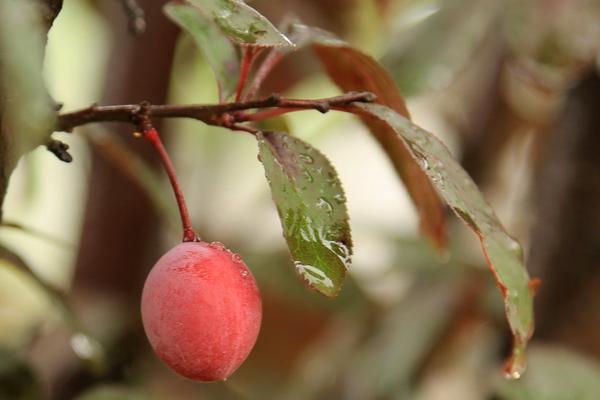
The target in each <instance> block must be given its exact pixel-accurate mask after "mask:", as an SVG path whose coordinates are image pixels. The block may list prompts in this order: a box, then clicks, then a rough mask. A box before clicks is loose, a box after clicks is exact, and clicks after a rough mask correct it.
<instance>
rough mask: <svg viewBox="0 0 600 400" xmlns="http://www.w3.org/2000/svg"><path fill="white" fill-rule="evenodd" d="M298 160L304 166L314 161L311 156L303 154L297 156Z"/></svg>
mask: <svg viewBox="0 0 600 400" xmlns="http://www.w3.org/2000/svg"><path fill="white" fill-rule="evenodd" d="M298 158H299V159H300V160H301V161H302V162H303V163H305V164H312V163H314V162H315V160H314V159H313V158H312V157H311V156H309V155H308V154H304V153H300V154H298Z"/></svg>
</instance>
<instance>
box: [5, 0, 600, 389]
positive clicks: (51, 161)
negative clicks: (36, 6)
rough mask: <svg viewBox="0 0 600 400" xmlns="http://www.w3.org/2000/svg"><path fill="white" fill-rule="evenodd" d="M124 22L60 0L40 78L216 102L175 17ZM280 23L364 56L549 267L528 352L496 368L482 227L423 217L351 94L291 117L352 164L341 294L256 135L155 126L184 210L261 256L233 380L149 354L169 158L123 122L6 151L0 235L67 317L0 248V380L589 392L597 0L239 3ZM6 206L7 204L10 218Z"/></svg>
mask: <svg viewBox="0 0 600 400" xmlns="http://www.w3.org/2000/svg"><path fill="white" fill-rule="evenodd" d="M140 3H141V4H142V6H143V7H144V9H145V11H146V14H147V21H148V28H147V32H146V33H145V34H144V35H142V36H139V37H133V36H132V35H130V34H129V33H128V31H127V21H126V17H125V15H124V14H123V12H122V10H121V8H120V6H119V4H118V2H116V1H108V0H97V1H91V0H65V1H64V6H63V10H62V11H61V13H60V15H59V16H58V18H57V19H56V20H55V22H54V26H53V28H52V29H51V31H50V34H49V38H48V45H47V52H46V60H45V70H44V73H45V78H46V82H47V85H48V88H49V91H50V94H51V95H52V96H53V98H54V99H56V100H57V101H59V102H60V103H63V110H67V111H68V110H73V109H77V108H80V107H85V106H88V105H89V104H91V103H94V102H99V103H102V104H115V103H135V102H139V101H141V100H149V101H151V102H153V103H157V104H160V103H208V102H216V101H217V87H216V83H215V81H214V76H213V73H212V71H211V69H210V68H209V67H208V65H207V64H206V63H205V61H204V60H203V59H202V57H201V55H200V54H199V52H198V51H197V50H195V48H194V45H193V43H192V41H191V40H190V38H188V37H187V36H185V35H180V34H179V32H178V30H177V29H176V27H175V26H174V25H173V24H172V23H170V22H169V21H168V20H167V19H166V17H164V16H163V15H162V13H161V7H162V5H163V4H164V2H163V1H150V0H148V1H144V2H140ZM250 4H251V5H252V6H253V7H255V8H256V9H258V10H260V11H261V12H262V13H263V14H264V15H266V16H268V17H269V18H271V20H272V21H274V22H275V23H277V22H278V21H280V20H281V19H282V18H283V17H284V16H285V15H287V14H288V13H290V12H293V13H294V14H296V15H297V16H299V17H300V18H301V19H302V20H303V21H304V22H305V23H307V24H310V25H315V26H319V27H322V28H325V29H328V30H331V31H334V32H336V33H337V34H339V35H340V36H342V37H343V38H345V39H346V40H348V41H349V42H350V43H352V44H353V45H355V46H357V47H358V48H360V49H362V50H363V51H365V52H367V53H368V54H371V55H373V56H375V57H376V58H377V59H379V60H380V61H381V62H382V63H383V65H384V66H386V68H387V69H388V70H389V71H390V73H391V74H392V76H393V77H394V79H395V80H396V82H397V84H398V85H399V87H400V88H401V91H402V92H403V93H404V94H405V95H406V97H407V100H408V106H409V109H410V111H411V113H412V115H413V120H414V121H415V122H416V123H417V124H419V125H420V126H422V127H424V128H426V129H427V130H429V131H431V132H434V133H435V134H436V135H438V136H439V137H440V138H441V139H442V140H443V141H444V142H445V143H446V144H447V145H448V147H449V148H450V150H451V152H452V153H453V154H454V156H455V157H456V158H457V159H459V160H461V161H462V163H463V165H464V166H465V168H466V169H467V170H468V172H469V173H470V174H471V175H472V176H473V178H474V179H475V180H476V182H477V183H478V184H479V185H480V187H481V188H482V190H483V191H484V193H485V194H486V197H487V198H488V200H489V201H490V202H491V204H492V205H493V207H494V209H495V210H496V211H497V213H498V215H499V217H500V220H501V221H502V222H503V223H504V224H505V226H506V228H507V230H508V231H509V232H510V233H511V234H513V235H514V236H515V237H517V238H518V239H519V240H520V241H521V243H522V244H523V245H524V247H525V250H526V260H527V265H528V268H529V270H530V274H531V275H532V276H538V277H540V278H541V279H542V286H541V288H540V293H539V295H538V297H537V299H536V300H537V302H536V312H537V320H538V323H537V333H536V335H535V336H534V340H533V342H532V344H531V347H530V350H529V358H530V364H529V368H528V372H527V373H526V374H525V376H524V377H523V379H521V380H520V381H505V380H504V379H503V378H502V376H501V365H502V361H503V358H504V357H505V356H506V354H507V351H508V349H509V347H510V334H509V330H508V327H507V325H506V322H505V320H504V316H503V305H502V299H501V296H500V294H499V292H498V290H497V289H496V287H495V285H494V282H493V279H492V276H491V274H490V273H489V271H488V270H487V269H486V264H485V260H484V259H483V257H482V255H481V251H480V248H479V242H478V240H477V238H476V237H475V236H473V235H472V234H471V233H470V232H469V231H468V230H467V229H465V228H464V227H463V226H462V225H460V224H459V223H458V222H457V220H456V219H455V218H453V217H450V221H451V223H450V241H451V245H450V248H449V251H448V252H447V253H446V254H444V255H439V254H437V253H435V251H434V250H433V249H432V248H431V247H430V246H429V245H428V244H427V243H426V242H425V241H424V240H422V239H421V238H420V237H419V234H418V220H417V217H416V214H415V211H414V208H413V206H412V204H411V201H410V198H409V197H408V196H407V194H406V192H405V190H404V188H403V187H402V184H401V182H400V180H399V179H398V178H397V177H396V175H395V173H394V171H393V169H392V167H391V165H390V163H389V161H388V160H387V159H386V158H385V156H384V155H383V152H382V151H381V149H379V148H378V145H377V144H376V142H375V141H373V140H372V138H371V137H370V136H369V135H368V134H367V133H366V131H365V128H364V127H363V126H362V125H361V124H360V123H359V122H358V120H356V119H355V118H353V117H352V116H349V115H346V114H341V113H335V112H332V113H328V114H326V115H321V114H319V113H318V112H314V111H306V112H301V113H296V114H292V115H289V116H286V117H285V119H286V122H287V124H288V125H289V127H290V130H291V132H292V133H294V134H295V135H297V136H299V137H301V138H303V139H304V140H307V141H308V142H310V143H311V144H313V145H314V146H316V147H317V148H319V149H320V150H321V151H322V152H323V153H325V154H326V155H327V156H328V157H329V158H330V159H331V161H332V162H333V164H334V165H335V166H336V168H337V170H338V173H339V175H340V178H341V180H342V182H343V184H344V188H345V190H346V194H347V198H348V207H349V213H350V217H351V224H352V229H353V237H354V243H355V255H354V257H353V263H352V267H351V268H350V270H349V276H348V277H347V281H346V283H345V286H344V289H343V291H342V294H341V295H340V297H339V298H337V299H335V300H329V299H325V298H323V297H322V296H320V295H318V294H316V293H314V292H311V291H309V290H306V289H305V288H304V287H303V284H302V283H301V281H300V280H299V279H298V278H297V277H296V276H295V272H294V268H293V264H292V262H291V260H290V258H289V255H288V254H287V250H286V247H285V242H284V240H283V238H282V236H281V228H280V224H279V221H278V218H277V214H276V209H275V207H274V206H273V204H272V202H271V198H270V192H269V189H268V185H267V183H266V180H265V178H264V171H263V170H262V168H261V166H260V164H259V163H258V161H257V158H256V155H257V148H256V145H255V141H254V139H253V138H252V137H250V136H248V135H240V134H236V133H229V132H227V131H226V130H223V129H220V128H214V127H207V126H204V125H202V124H201V123H198V122H190V121H169V122H168V123H165V124H164V126H163V127H162V131H163V136H164V138H165V140H166V142H167V147H168V148H169V150H170V152H171V154H172V157H173V159H174V162H175V167H176V169H177V171H178V174H179V177H180V179H181V183H182V186H183V190H184V192H185V194H186V197H187V200H188V204H189V207H190V212H191V214H192V218H193V223H194V226H195V228H196V229H197V231H198V232H199V233H200V235H201V237H202V238H203V239H204V240H206V241H220V242H223V243H226V244H227V246H228V247H230V248H231V249H232V250H234V251H235V252H238V253H240V254H241V255H242V256H243V257H244V259H245V261H246V263H247V264H248V265H249V267H250V268H251V269H252V271H253V273H254V274H255V276H256V278H257V280H258V283H259V286H260V288H261V291H262V295H263V302H264V322H263V327H262V331H261V334H260V337H259V340H258V343H257V345H256V347H255V349H254V351H253V352H252V354H251V356H250V358H249V359H248V360H247V362H246V363H245V364H244V365H243V366H242V367H241V368H240V369H239V370H238V372H237V373H236V374H235V375H234V376H233V377H232V378H231V379H230V380H228V381H227V382H224V383H218V384H198V383H193V382H190V381H187V380H184V379H183V378H180V377H178V376H176V375H175V374H174V373H172V372H171V371H170V370H168V369H167V368H166V367H165V366H164V365H162V364H161V363H160V362H159V361H158V359H157V358H156V357H155V356H154V355H153V353H152V352H151V350H150V347H149V345H148V344H147V342H146V339H145V336H144V335H143V331H142V329H141V322H140V316H139V309H138V303H139V299H140V293H141V287H142V285H143V281H144V277H145V274H146V273H147V272H148V271H149V269H150V268H151V266H152V265H153V264H154V262H155V260H156V259H157V258H158V257H159V256H160V255H161V254H162V253H164V252H165V251H166V250H168V249H169V248H170V247H172V246H173V245H174V244H176V243H177V242H178V240H179V230H178V225H177V224H178V215H177V209H176V205H175V202H174V201H173V198H172V194H171V191H170V188H169V186H168V182H167V180H166V176H165V175H164V173H163V172H162V170H161V169H160V168H159V166H158V164H157V160H156V159H155V157H154V155H153V154H152V152H151V151H150V149H149V146H148V145H147V144H146V143H144V142H142V141H136V140H135V139H134V138H133V137H131V135H130V133H131V132H130V131H129V130H128V128H127V127H122V126H117V125H112V124H105V125H90V126H86V127H84V128H80V129H78V130H76V132H75V133H74V134H66V133H64V134H58V135H57V137H59V138H60V139H61V140H64V141H66V142H67V143H68V144H69V145H70V146H71V148H72V151H71V153H72V154H73V156H74V158H75V161H74V162H73V163H71V164H65V163H60V162H58V161H57V160H56V159H55V158H54V157H53V156H52V155H51V154H49V153H48V152H47V151H46V150H45V149H42V148H39V149H37V150H35V151H34V152H32V153H31V154H29V155H27V156H26V157H24V158H23V159H22V160H21V162H20V163H19V166H18V168H17V170H16V171H15V173H14V174H13V176H12V178H11V181H10V187H9V191H8V195H7V198H6V201H5V203H4V220H5V221H6V222H8V223H9V224H7V225H6V226H3V227H0V243H1V244H2V246H4V247H5V248H7V249H10V250H11V251H13V252H14V253H16V254H17V255H19V256H20V258H21V261H22V262H23V263H24V264H26V265H28V266H29V268H31V269H32V270H33V271H34V272H35V274H36V275H37V276H39V277H40V278H41V279H42V280H43V281H44V282H47V283H48V284H50V285H52V286H54V287H57V288H59V289H61V290H63V291H65V292H66V293H67V297H68V299H69V302H70V303H71V304H72V305H73V308H74V310H75V313H76V315H77V319H78V321H74V320H73V318H72V316H71V315H69V314H68V312H66V311H65V310H64V309H63V308H62V307H61V305H60V302H57V301H56V297H53V296H52V295H49V294H48V293H47V292H45V291H44V290H43V289H41V288H40V286H39V285H37V284H36V283H35V281H33V280H32V279H31V278H30V277H29V276H27V275H26V274H24V273H23V272H22V270H21V269H19V268H18V267H19V265H18V264H19V262H16V261H15V260H13V259H10V258H8V257H4V259H2V260H0V262H1V263H0V399H2V400H4V399H7V400H8V399H15V400H18V399H46V398H48V399H82V400H83V399H85V400H91V399H95V400H116V399H134V400H137V399H182V400H184V399H299V400H300V399H302V400H307V399H350V400H354V399H356V400H368V399H418V400H438V399H439V400H445V399H461V400H471V399H473V400H478V399H505V400H526V399H527V400H538V399H540V400H542V399H543V400H563V399H564V400H571V399H578V400H584V399H590V400H592V399H598V398H600V364H599V361H598V360H599V357H600V345H599V343H600V295H599V293H600V290H598V289H599V288H600V210H599V207H598V204H600V203H599V202H600V157H598V156H597V150H598V149H600V137H598V132H600V122H599V121H598V116H597V115H596V114H598V113H597V110H598V109H600V89H599V87H600V84H599V83H598V79H599V78H598V76H597V71H598V63H599V60H600V58H599V56H598V54H599V53H598V50H599V43H600V40H599V39H600V2H598V1H591V0H590V1H585V0H571V1H567V0H552V1H550V0H546V1H534V0H507V1H499V0H310V1H308V0H285V1H278V2H270V1H267V0H256V1H252V2H250ZM264 91H265V93H266V94H268V92H271V91H276V92H280V93H284V94H285V95H286V96H289V97H306V98H316V97H323V96H328V95H334V94H337V93H338V91H337V89H336V88H335V86H334V85H332V84H331V83H330V82H329V81H328V80H327V78H326V77H325V76H324V75H323V74H322V72H321V71H320V70H319V68H318V66H317V63H316V62H315V60H314V59H313V58H311V54H309V53H308V52H304V51H302V52H300V53H299V54H295V55H293V56H292V58H291V59H290V60H289V61H284V62H283V63H282V64H281V65H280V66H278V67H277V68H276V70H275V71H274V74H273V75H272V77H271V78H270V79H269V80H268V81H267V85H266V87H265V90H264ZM10 223H12V224H13V225H12V226H11V224H10Z"/></svg>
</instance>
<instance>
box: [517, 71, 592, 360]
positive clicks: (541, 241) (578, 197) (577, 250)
mask: <svg viewBox="0 0 600 400" xmlns="http://www.w3.org/2000/svg"><path fill="white" fill-rule="evenodd" d="M599 110H600V78H599V77H598V76H597V75H596V74H591V75H589V76H588V77H587V78H586V79H584V80H582V81H581V83H580V84H579V85H578V86H577V87H575V88H574V89H573V90H572V91H571V93H570V95H569V97H568V100H567V105H566V108H565V110H564V112H563V114H562V116H561V118H559V120H558V122H557V124H556V125H555V126H554V127H553V129H552V132H551V135H549V142H548V143H547V146H546V148H545V149H546V150H545V154H543V156H542V160H543V164H542V165H541V167H540V171H539V177H538V179H537V180H536V182H538V185H537V188H535V191H536V192H535V195H536V199H535V200H536V205H537V207H536V209H537V216H536V223H535V224H534V227H533V230H532V237H531V243H532V248H531V257H530V260H529V266H530V269H531V272H532V275H533V276H539V277H540V278H541V279H542V285H541V287H540V292H539V294H538V296H537V301H536V319H537V324H536V325H537V330H536V336H535V337H536V338H537V339H550V340H558V341H561V342H564V343H566V344H569V345H571V346H573V347H575V348H577V349H579V350H581V351H583V352H584V353H586V354H590V353H592V354H594V355H596V356H600V342H599V341H598V338H599V337H600V155H599V152H600V113H599V112H598V111H599Z"/></svg>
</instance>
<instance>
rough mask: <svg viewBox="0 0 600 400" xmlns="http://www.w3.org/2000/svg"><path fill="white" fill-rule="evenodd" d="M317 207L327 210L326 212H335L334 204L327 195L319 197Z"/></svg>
mask: <svg viewBox="0 0 600 400" xmlns="http://www.w3.org/2000/svg"><path fill="white" fill-rule="evenodd" d="M317 207H318V208H320V209H321V210H325V212H326V213H328V214H331V213H332V212H333V206H332V205H331V203H330V202H329V201H327V199H325V197H319V200H318V201H317Z"/></svg>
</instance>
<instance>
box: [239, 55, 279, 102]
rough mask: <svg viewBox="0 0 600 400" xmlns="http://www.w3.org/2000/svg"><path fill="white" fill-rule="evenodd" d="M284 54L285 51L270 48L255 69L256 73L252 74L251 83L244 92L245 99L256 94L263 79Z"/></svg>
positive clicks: (249, 98)
mask: <svg viewBox="0 0 600 400" xmlns="http://www.w3.org/2000/svg"><path fill="white" fill-rule="evenodd" d="M284 55H285V53H283V52H281V51H279V50H275V49H274V50H271V52H270V53H269V54H268V55H267V57H266V58H265V59H264V61H263V62H262V64H260V67H259V68H258V70H257V71H256V74H254V78H253V79H252V84H251V85H250V87H249V88H248V90H247V92H246V95H245V96H244V99H245V100H251V99H252V98H253V97H254V96H255V95H256V93H258V90H259V89H260V87H261V86H262V84H263V82H264V81H265V79H267V76H269V74H270V73H271V71H272V70H273V68H275V66H276V65H277V64H279V62H280V61H281V60H282V59H283V56H284Z"/></svg>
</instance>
